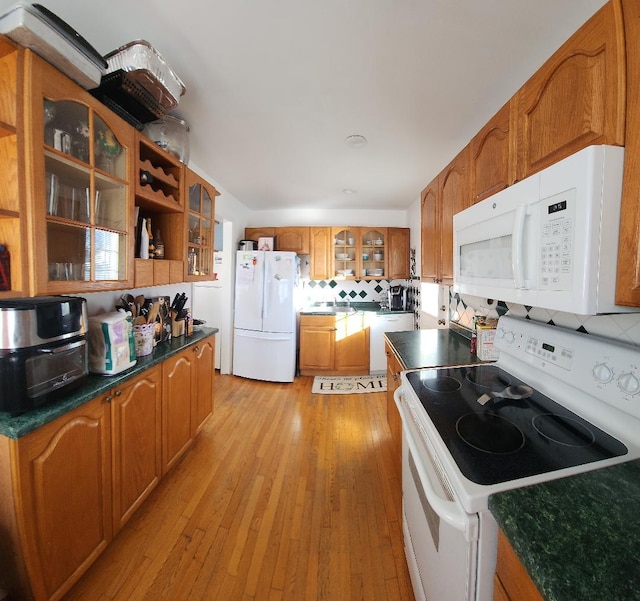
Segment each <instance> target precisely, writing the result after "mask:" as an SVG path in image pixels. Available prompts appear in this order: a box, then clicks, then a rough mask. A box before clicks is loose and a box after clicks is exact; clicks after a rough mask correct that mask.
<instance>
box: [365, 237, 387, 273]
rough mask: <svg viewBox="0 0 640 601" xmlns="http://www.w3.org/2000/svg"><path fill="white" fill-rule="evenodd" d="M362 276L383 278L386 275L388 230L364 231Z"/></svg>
mask: <svg viewBox="0 0 640 601" xmlns="http://www.w3.org/2000/svg"><path fill="white" fill-rule="evenodd" d="M361 236H362V238H361V240H362V247H361V248H362V250H361V252H362V276H363V277H366V278H374V279H375V278H383V277H385V276H386V275H387V274H386V252H387V251H386V248H385V247H386V237H387V232H386V229H384V228H380V229H370V230H369V229H362V230H361Z"/></svg>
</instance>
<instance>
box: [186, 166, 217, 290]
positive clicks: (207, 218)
mask: <svg viewBox="0 0 640 601" xmlns="http://www.w3.org/2000/svg"><path fill="white" fill-rule="evenodd" d="M184 179H185V197H186V199H187V207H186V211H185V217H186V219H185V223H186V235H187V244H186V245H185V248H186V259H185V260H186V263H185V267H186V269H185V280H186V281H188V282H193V281H201V280H211V279H212V278H213V227H214V224H215V199H216V196H218V195H219V194H220V193H219V192H218V191H217V190H216V189H215V188H214V187H213V186H212V185H211V184H209V183H208V182H207V181H205V180H204V179H202V178H201V177H200V176H199V175H197V174H196V173H194V172H193V171H191V169H188V168H185V178H184Z"/></svg>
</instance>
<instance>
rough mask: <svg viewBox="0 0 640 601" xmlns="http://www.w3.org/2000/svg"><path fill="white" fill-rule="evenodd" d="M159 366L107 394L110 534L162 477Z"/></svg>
mask: <svg viewBox="0 0 640 601" xmlns="http://www.w3.org/2000/svg"><path fill="white" fill-rule="evenodd" d="M161 371H162V370H161V367H160V366H159V365H158V366H156V367H153V368H151V369H149V370H147V371H145V372H144V373H143V374H141V375H140V376H138V377H137V378H135V379H133V380H130V381H129V382H126V383H125V384H123V385H122V386H121V387H118V388H116V389H115V390H114V391H113V393H112V394H111V397H112V399H111V432H112V490H113V533H114V535H115V534H116V533H117V532H118V531H119V530H120V528H122V526H124V524H125V523H126V522H127V521H128V520H129V518H130V517H131V515H132V514H133V512H134V511H135V510H136V509H137V508H138V507H139V506H140V505H141V503H142V502H143V501H144V500H145V499H146V498H147V496H148V495H149V493H150V492H151V491H152V490H153V489H154V488H155V486H156V485H157V484H158V482H159V481H160V478H161V477H162V470H161V465H160V450H161V441H162V438H161V436H162V429H161V426H162V413H161V404H160V403H161V399H162V377H161Z"/></svg>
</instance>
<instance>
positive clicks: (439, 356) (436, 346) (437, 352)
mask: <svg viewBox="0 0 640 601" xmlns="http://www.w3.org/2000/svg"><path fill="white" fill-rule="evenodd" d="M384 336H385V338H386V339H387V340H388V342H389V344H390V345H391V348H392V349H393V351H394V353H395V354H396V356H397V357H398V359H399V360H400V364H401V365H402V367H403V368H404V369H419V368H422V367H439V366H445V365H451V366H455V365H471V364H473V363H485V361H481V360H480V359H478V357H476V355H472V354H471V351H470V348H469V339H468V338H466V337H465V336H463V335H462V334H460V333H458V332H457V331H454V330H451V329H449V330H439V329H432V330H413V331H411V332H386V333H385V335H384Z"/></svg>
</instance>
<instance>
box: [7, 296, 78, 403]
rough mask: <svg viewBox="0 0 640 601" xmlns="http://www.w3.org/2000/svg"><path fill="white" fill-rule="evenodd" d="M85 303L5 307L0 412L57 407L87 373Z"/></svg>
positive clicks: (18, 302)
mask: <svg viewBox="0 0 640 601" xmlns="http://www.w3.org/2000/svg"><path fill="white" fill-rule="evenodd" d="M86 330H87V309H86V301H85V299H84V298H80V297H71V296H43V297H37V298H22V299H11V300H3V301H0V411H8V412H10V413H12V414H18V413H22V412H24V411H27V410H29V409H33V408H35V407H39V406H41V405H44V404H45V403H48V402H51V401H54V400H55V399H56V398H58V397H59V396H60V395H61V394H62V393H66V392H68V391H69V389H70V387H71V386H72V385H77V384H78V383H80V381H81V380H82V378H84V377H85V376H86V375H87V374H88V373H89V370H88V363H87V345H86V338H85V337H86Z"/></svg>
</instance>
